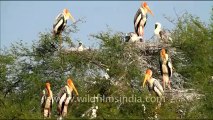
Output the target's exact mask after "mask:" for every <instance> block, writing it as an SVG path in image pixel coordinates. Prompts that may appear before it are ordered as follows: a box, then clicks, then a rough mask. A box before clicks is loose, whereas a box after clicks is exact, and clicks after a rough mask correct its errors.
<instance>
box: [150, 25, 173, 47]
mask: <svg viewBox="0 0 213 120" xmlns="http://www.w3.org/2000/svg"><path fill="white" fill-rule="evenodd" d="M154 33H155V36H156V37H157V39H160V40H161V41H163V42H165V43H168V41H171V42H172V38H171V37H170V35H169V33H168V32H166V30H163V29H162V28H161V24H160V23H159V22H156V23H155V30H154Z"/></svg>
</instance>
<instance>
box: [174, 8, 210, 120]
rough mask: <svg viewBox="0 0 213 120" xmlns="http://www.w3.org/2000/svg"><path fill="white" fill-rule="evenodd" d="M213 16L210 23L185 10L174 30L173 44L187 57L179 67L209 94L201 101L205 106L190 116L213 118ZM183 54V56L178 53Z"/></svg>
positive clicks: (197, 87)
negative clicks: (212, 77) (212, 78)
mask: <svg viewBox="0 0 213 120" xmlns="http://www.w3.org/2000/svg"><path fill="white" fill-rule="evenodd" d="M212 16H213V11H212V13H211V19H210V23H209V24H205V23H203V22H201V21H200V20H199V18H198V17H194V16H192V15H191V14H188V13H186V14H184V15H183V16H182V17H180V19H179V20H178V21H177V26H176V29H175V30H174V34H173V39H174V41H175V42H174V44H173V46H174V47H176V48H177V50H178V51H180V52H182V53H183V54H184V57H185V61H177V62H179V63H180V62H182V63H181V64H184V67H183V66H176V68H177V71H178V72H180V73H181V74H182V75H183V76H185V77H187V78H188V81H187V82H188V83H189V82H190V83H191V84H192V86H191V87H193V88H195V89H196V90H197V91H199V92H200V93H202V94H204V95H205V98H204V99H203V100H202V101H200V103H202V104H201V106H200V107H199V108H198V109H197V111H196V113H195V114H197V115H196V116H195V114H191V113H189V116H188V117H189V118H212V114H211V113H212V110H213V107H212V106H213V104H212V96H213V93H212V91H213V89H212V82H211V81H212V80H211V76H212V75H213V72H212V71H213V52H212V51H213V47H212V46H213V37H212V36H213V35H212V33H213V32H212V30H213V29H212V26H213V22H212ZM178 57H180V56H178Z"/></svg>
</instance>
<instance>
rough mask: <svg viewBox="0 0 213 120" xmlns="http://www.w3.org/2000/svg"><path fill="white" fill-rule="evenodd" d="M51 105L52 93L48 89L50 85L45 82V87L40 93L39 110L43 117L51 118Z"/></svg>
mask: <svg viewBox="0 0 213 120" xmlns="http://www.w3.org/2000/svg"><path fill="white" fill-rule="evenodd" d="M52 105H53V93H52V91H51V88H50V83H49V82H47V83H46V85H45V89H44V90H43V91H42V98H41V108H42V113H43V116H44V117H48V118H50V117H51V111H52Z"/></svg>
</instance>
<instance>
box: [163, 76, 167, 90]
mask: <svg viewBox="0 0 213 120" xmlns="http://www.w3.org/2000/svg"><path fill="white" fill-rule="evenodd" d="M165 82H166V81H165V79H164V75H163V90H165Z"/></svg>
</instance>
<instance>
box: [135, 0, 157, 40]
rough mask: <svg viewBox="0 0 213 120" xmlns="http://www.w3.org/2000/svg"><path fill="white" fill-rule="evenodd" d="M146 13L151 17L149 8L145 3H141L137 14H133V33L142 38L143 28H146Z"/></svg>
mask: <svg viewBox="0 0 213 120" xmlns="http://www.w3.org/2000/svg"><path fill="white" fill-rule="evenodd" d="M148 12H149V13H150V14H151V15H153V13H152V11H151V10H150V8H149V6H148V5H147V3H146V2H143V3H142V4H141V7H140V8H139V9H138V11H137V13H136V14H135V17H134V29H135V33H137V35H138V36H141V37H143V35H144V27H145V26H146V21H147V13H148ZM153 16H154V15H153Z"/></svg>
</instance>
